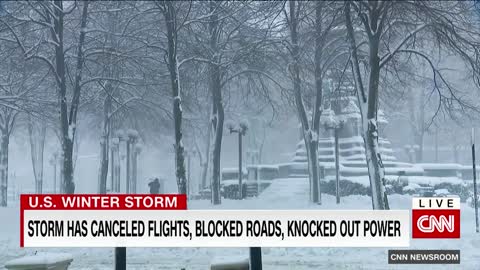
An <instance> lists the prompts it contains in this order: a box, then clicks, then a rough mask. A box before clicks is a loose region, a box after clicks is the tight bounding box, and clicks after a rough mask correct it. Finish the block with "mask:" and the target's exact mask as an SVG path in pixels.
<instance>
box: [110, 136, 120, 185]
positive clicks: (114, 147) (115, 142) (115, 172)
mask: <svg viewBox="0 0 480 270" xmlns="http://www.w3.org/2000/svg"><path fill="white" fill-rule="evenodd" d="M111 142H112V143H111V144H110V153H111V154H110V156H111V157H110V167H111V170H112V172H111V174H110V177H111V182H112V184H111V186H112V191H114V192H119V191H120V185H119V184H118V183H119V182H120V179H119V178H118V176H119V168H120V164H119V162H120V160H119V159H118V147H119V144H120V140H119V139H118V137H116V138H112V140H111Z"/></svg>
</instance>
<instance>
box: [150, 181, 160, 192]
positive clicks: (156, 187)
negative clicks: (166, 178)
mask: <svg viewBox="0 0 480 270" xmlns="http://www.w3.org/2000/svg"><path fill="white" fill-rule="evenodd" d="M148 187H149V188H150V194H159V193H160V181H159V180H158V178H155V179H153V181H151V182H150V183H148Z"/></svg>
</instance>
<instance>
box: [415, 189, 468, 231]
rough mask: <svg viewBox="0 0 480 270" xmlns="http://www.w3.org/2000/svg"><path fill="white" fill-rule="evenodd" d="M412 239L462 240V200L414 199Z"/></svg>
mask: <svg viewBox="0 0 480 270" xmlns="http://www.w3.org/2000/svg"><path fill="white" fill-rule="evenodd" d="M412 238H460V198H455V197H452V198H449V197H445V198H435V197H434V198H413V201H412Z"/></svg>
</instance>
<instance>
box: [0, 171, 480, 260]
mask: <svg viewBox="0 0 480 270" xmlns="http://www.w3.org/2000/svg"><path fill="white" fill-rule="evenodd" d="M307 188H308V180H307V179H302V178H295V179H284V180H280V181H278V182H277V183H276V184H274V185H272V186H271V188H270V189H267V190H266V191H265V193H263V194H262V195H261V196H260V197H259V198H253V199H246V200H243V201H236V200H225V199H224V200H223V201H222V205H220V206H216V207H213V206H212V205H210V202H209V201H208V200H201V201H189V208H191V209H205V208H216V209H305V208H319V209H370V207H371V199H370V197H367V196H348V197H345V198H342V200H341V204H340V205H336V204H335V198H334V197H333V196H329V195H325V194H322V203H323V204H322V205H312V204H309V203H308V192H306V191H307V190H306V189H307ZM287 191H289V192H287ZM275 194H276V195H277V196H276V195H275ZM288 194H289V195H288ZM389 200H390V205H391V207H392V208H393V209H410V208H411V197H410V196H406V195H391V196H389ZM461 207H462V208H461V223H462V224H461V239H459V240H412V241H411V246H410V249H460V250H461V264H460V265H453V266H452V265H450V266H449V265H423V266H422V265H417V266H415V265H403V266H401V265H388V264H387V260H388V258H387V251H388V248H263V249H262V254H263V261H264V269H266V270H269V269H271V270H274V269H279V270H283V269H422V270H424V269H472V270H473V269H480V255H479V251H480V234H476V233H475V232H474V222H475V221H474V210H473V209H472V208H471V207H469V206H467V205H466V204H462V206H461ZM0 218H1V220H2V226H1V229H0V267H1V266H3V265H4V264H5V262H6V261H8V260H11V259H14V258H17V257H19V256H23V255H29V254H33V253H35V252H36V251H38V252H62V253H63V252H67V253H71V254H72V255H73V257H74V260H73V263H72V265H71V267H70V269H74V270H75V269H76V270H79V269H112V267H113V266H112V265H113V249H111V248H64V249H53V248H50V249H47V248H45V249H34V248H25V249H21V248H19V240H18V239H19V235H18V234H19V232H18V231H19V230H18V228H19V210H18V207H9V208H0ZM247 255H248V249H247V248H128V249H127V256H128V257H127V263H128V269H177V270H178V269H181V268H182V267H183V268H186V269H202V270H203V269H208V266H209V264H210V262H211V261H213V260H216V258H219V257H222V258H224V257H225V256H235V257H237V258H238V257H245V256H247ZM0 269H1V268H0Z"/></svg>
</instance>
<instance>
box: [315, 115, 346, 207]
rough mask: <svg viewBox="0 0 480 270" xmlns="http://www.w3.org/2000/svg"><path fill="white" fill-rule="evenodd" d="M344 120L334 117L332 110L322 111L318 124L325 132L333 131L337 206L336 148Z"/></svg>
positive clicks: (338, 173)
mask: <svg viewBox="0 0 480 270" xmlns="http://www.w3.org/2000/svg"><path fill="white" fill-rule="evenodd" d="M344 122H345V121H344V120H343V119H341V118H339V117H338V116H336V115H335V112H334V111H333V110H332V109H326V110H325V111H323V113H322V116H321V118H320V123H321V124H322V125H323V126H324V127H325V129H326V130H333V137H334V142H335V198H336V202H337V204H339V203H340V155H339V147H338V131H339V130H340V129H342V128H343V124H344Z"/></svg>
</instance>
